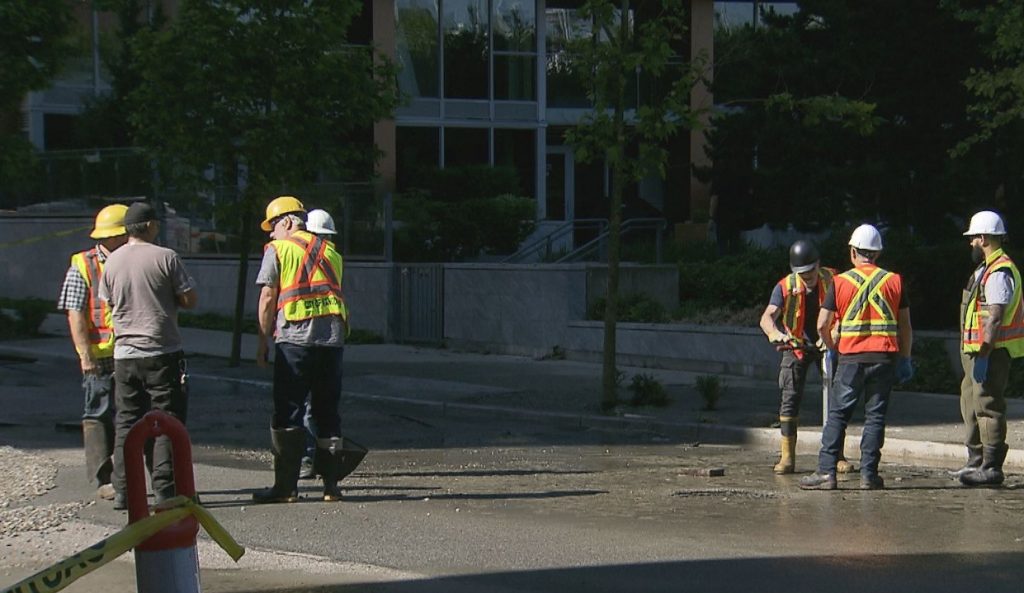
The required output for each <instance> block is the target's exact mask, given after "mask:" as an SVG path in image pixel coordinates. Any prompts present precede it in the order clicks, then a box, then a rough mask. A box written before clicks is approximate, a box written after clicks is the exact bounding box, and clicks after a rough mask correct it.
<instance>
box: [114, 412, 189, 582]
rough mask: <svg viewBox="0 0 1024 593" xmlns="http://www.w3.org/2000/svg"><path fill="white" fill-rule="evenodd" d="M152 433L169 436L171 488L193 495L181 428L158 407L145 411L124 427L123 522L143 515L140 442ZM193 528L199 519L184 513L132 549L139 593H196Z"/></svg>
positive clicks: (143, 474) (142, 445)
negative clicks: (172, 469)
mask: <svg viewBox="0 0 1024 593" xmlns="http://www.w3.org/2000/svg"><path fill="white" fill-rule="evenodd" d="M158 436H166V437H167V438H169V439H170V440H171V451H172V456H173V465H174V488H175V491H176V492H177V494H178V495H180V496H188V497H193V498H194V497H195V495H196V486H195V476H194V475H193V474H192V448H191V445H190V443H189V438H188V433H187V432H186V431H185V426H184V425H183V424H182V423H181V422H180V421H179V420H178V419H176V418H174V417H173V416H170V415H169V414H166V413H164V412H161V411H159V410H154V411H151V412H148V413H147V414H146V415H145V416H143V417H142V419H141V420H139V421H138V422H136V423H135V425H134V426H132V428H131V430H129V431H128V438H127V439H126V440H125V444H124V465H125V468H124V469H125V479H126V482H127V499H128V500H127V502H128V523H136V522H138V521H141V520H142V519H145V518H147V517H149V507H148V505H147V504H146V470H145V467H144V465H143V459H142V457H143V450H144V449H145V445H146V441H147V440H149V439H151V438H156V437H158ZM156 511H157V512H160V509H156ZM198 532H199V522H198V521H197V520H196V518H195V517H194V516H191V515H190V516H188V517H186V518H184V519H182V520H181V521H178V522H177V523H174V524H173V525H170V526H168V527H166V528H165V529H163V530H162V531H160V532H159V533H157V534H156V535H154V536H153V537H151V538H149V539H147V540H146V541H144V542H142V543H141V544H139V545H138V546H136V547H135V582H136V585H137V587H138V591H140V593H200V591H201V588H200V585H199V556H198V554H197V552H196V534H197V533H198Z"/></svg>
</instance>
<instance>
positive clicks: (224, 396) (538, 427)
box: [0, 335, 1024, 593]
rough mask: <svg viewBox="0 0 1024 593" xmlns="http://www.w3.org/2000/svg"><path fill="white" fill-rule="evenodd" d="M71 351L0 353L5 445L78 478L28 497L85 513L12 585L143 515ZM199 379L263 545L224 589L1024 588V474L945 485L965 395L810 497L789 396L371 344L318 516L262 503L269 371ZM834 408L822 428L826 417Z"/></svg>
mask: <svg viewBox="0 0 1024 593" xmlns="http://www.w3.org/2000/svg"><path fill="white" fill-rule="evenodd" d="M186 342H187V343H188V342H189V336H188V335H186ZM193 342H194V340H193ZM72 355H73V354H72V353H71V352H70V345H69V344H68V343H67V341H66V339H60V338H52V339H43V340H32V341H25V342H18V343H10V342H7V343H0V398H2V401H3V402H4V407H5V409H4V416H3V418H0V445H11V446H14V447H16V448H18V449H19V450H27V451H31V452H34V453H37V454H39V455H41V456H43V457H46V458H48V459H52V460H53V463H56V464H57V466H58V467H59V468H60V471H58V472H57V477H56V487H55V488H53V489H51V490H49V491H48V492H47V493H46V494H44V495H42V496H40V497H38V498H36V499H33V500H31V501H27V502H26V501H22V502H15V503H14V504H12V505H10V506H11V507H12V508H15V509H16V508H24V507H25V506H27V505H35V506H40V507H42V506H47V505H62V504H69V503H72V502H75V503H79V504H80V508H79V510H78V512H77V516H76V519H75V520H74V521H73V522H70V523H68V524H67V525H66V526H65V527H64V531H59V530H55V529H52V528H48V529H46V530H43V531H29V532H24V533H21V534H19V535H18V536H17V537H13V538H12V537H8V538H0V551H2V554H0V555H2V556H3V557H4V560H3V561H2V562H0V584H7V583H8V582H13V581H14V580H16V578H17V577H19V576H23V575H25V574H28V573H30V572H31V570H33V569H34V568H36V569H37V568H41V567H43V566H45V565H46V562H47V561H48V560H56V559H59V557H61V555H62V554H64V555H66V554H68V553H71V552H73V551H75V550H77V549H78V548H75V547H74V544H75V543H79V544H83V543H84V545H88V544H89V543H92V542H93V541H96V539H95V538H97V537H102V535H103V534H106V533H109V532H112V531H113V530H116V529H117V528H119V527H120V526H122V525H123V524H124V521H125V515H124V514H123V513H120V512H116V511H113V510H112V509H110V507H109V504H108V503H104V502H98V503H94V501H93V500H92V498H91V492H90V490H89V488H88V485H87V484H85V480H84V476H83V475H82V474H83V473H84V472H83V470H82V468H81V451H80V446H79V443H80V435H79V434H78V433H77V432H76V431H75V430H74V428H75V425H76V423H77V417H78V414H79V413H80V411H79V407H80V397H81V396H80V390H79V387H78V377H77V371H76V368H75V367H74V363H73V362H72V361H71V360H70V356H72ZM19 357H21V358H22V359H21V360H20V361H19V360H18V358H19ZM190 365H191V367H190V372H191V374H192V397H191V401H190V409H189V421H188V428H189V431H190V434H191V436H192V440H193V443H194V457H195V462H196V463H195V472H196V483H197V486H198V489H199V491H200V494H201V496H202V500H203V505H204V506H205V507H207V508H208V509H210V510H211V511H212V512H213V513H214V515H215V516H216V517H217V518H218V520H220V521H221V522H222V523H223V524H224V525H225V527H227V528H228V530H229V531H230V532H231V533H232V534H233V535H235V537H236V538H237V539H238V540H239V541H240V542H241V543H242V544H243V545H245V546H247V548H249V552H248V553H247V556H246V557H243V559H242V561H241V562H240V563H239V564H238V565H233V564H232V563H231V562H230V560H228V559H227V558H226V556H225V555H224V554H223V553H222V552H220V551H219V550H217V549H215V548H213V546H212V544H211V543H210V542H208V540H203V541H202V542H201V545H200V554H201V564H202V566H203V578H204V585H205V586H204V589H205V590H207V591H323V592H328V591H331V592H334V591H339V592H340V591H353V592H354V591H380V592H396V593H397V592H413V591H584V590H586V591H595V590H596V591H626V590H631V591H633V590H635V591H680V590H685V591H750V590H759V591H764V590H766V591H817V590H819V589H821V588H822V587H823V586H827V587H828V588H829V589H832V590H835V591H940V592H944V591H949V592H954V591H957V592H963V591H980V590H986V591H997V592H1002V591H1020V590H1021V588H1020V587H1021V585H1020V583H1021V582H1022V580H1021V579H1022V577H1024V562H1021V560H1022V559H1024V555H1022V554H1024V513H1022V511H1024V476H1022V475H1019V474H1017V473H1015V471H1019V470H1017V468H1013V469H1011V472H1010V475H1009V479H1008V482H1007V486H1006V487H1004V488H1000V489H992V490H987V489H980V490H973V489H967V488H963V487H960V486H959V485H958V484H957V483H955V482H953V481H952V480H950V479H949V478H948V477H947V476H946V475H945V473H944V471H943V470H944V468H946V467H955V466H956V464H957V462H958V461H959V460H958V459H956V458H954V457H950V456H948V453H947V452H946V449H947V448H949V449H950V450H952V449H954V448H956V442H957V441H958V440H959V434H958V430H957V429H958V428H959V424H958V415H959V412H958V407H957V401H956V398H952V397H948V396H933V395H926V394H897V395H896V396H894V400H893V403H892V406H891V408H890V410H891V414H890V419H891V424H890V430H889V435H890V439H889V442H888V443H887V446H886V449H885V450H884V451H883V467H882V475H883V476H884V477H885V478H886V480H887V483H886V486H887V489H886V490H884V491H877V492H864V491H860V490H859V489H858V484H859V482H858V480H857V478H856V476H852V477H850V478H849V479H846V480H843V481H841V482H840V484H839V487H840V490H839V491H838V492H833V493H826V492H804V491H801V490H799V489H798V488H797V487H796V482H797V480H798V478H799V476H800V475H801V474H802V473H806V472H809V471H810V470H811V469H812V468H813V466H814V463H815V455H814V452H815V450H816V440H817V437H816V436H811V433H812V431H810V430H806V431H804V433H803V434H804V436H803V438H802V441H803V446H802V448H801V455H800V456H799V459H798V474H796V475H790V476H775V475H773V474H772V473H771V471H770V467H771V464H772V463H773V462H774V461H775V456H776V453H775V449H776V447H775V445H774V443H773V442H772V440H773V437H774V435H775V433H776V432H777V430H776V429H771V428H769V426H770V423H771V422H772V421H773V419H774V415H775V413H776V411H775V406H776V405H777V394H776V393H775V389H774V386H773V385H771V383H770V382H763V381H753V380H749V379H743V378H736V377H725V378H724V381H725V384H726V391H725V393H724V395H723V397H722V400H721V401H720V406H719V409H718V410H715V411H705V410H702V409H701V408H702V402H701V401H700V397H699V395H698V394H697V392H696V390H695V388H694V387H693V382H694V380H695V374H693V373H685V372H678V371H664V370H658V369H625V370H627V372H628V373H629V374H634V373H645V374H650V375H652V376H655V377H656V378H658V379H659V380H660V381H662V383H663V384H664V385H665V386H666V387H667V389H668V392H669V395H670V397H671V399H672V403H671V405H669V406H668V407H666V408H661V409H651V408H631V407H628V406H623V407H622V408H620V409H619V410H617V413H616V414H613V415H602V414H600V413H599V412H598V406H597V401H598V397H599V393H600V367H599V366H598V365H592V364H587V363H579V362H574V361H564V360H544V361H536V360H530V359H524V358H517V357H507V356H488V355H479V354H468V353H459V352H450V351H446V350H432V349H417V348H412V347H406V346H394V345H380V346H351V347H349V348H348V349H347V350H346V363H345V369H346V379H345V392H346V397H345V401H344V402H343V405H342V411H343V417H342V418H343V419H342V423H343V429H344V431H345V434H346V435H347V436H350V437H351V438H355V439H356V440H357V441H360V442H362V443H364V444H366V445H368V446H369V447H370V449H371V454H370V456H369V457H368V458H367V460H366V462H365V463H364V465H363V466H361V467H360V468H359V470H358V471H357V472H356V473H355V474H354V475H353V476H352V477H351V478H349V479H348V480H346V482H345V486H346V488H345V494H346V499H345V501H343V502H342V503H337V504H328V503H322V502H317V501H316V495H317V494H318V488H317V483H316V482H312V481H310V482H303V483H302V485H303V489H304V493H303V494H304V496H305V499H304V501H303V502H302V503H300V504H294V505H274V506H262V507H257V506H253V505H251V504H250V503H249V500H250V493H251V491H252V489H254V488H257V487H262V486H266V485H268V484H269V483H270V481H271V480H272V475H271V472H270V471H269V459H270V457H269V454H268V452H267V446H268V442H269V434H268V431H267V426H268V422H269V416H270V391H269V379H270V377H269V371H267V370H264V369H259V368H257V367H255V366H254V365H252V364H251V363H247V364H245V365H243V366H242V367H240V368H234V369H232V368H228V367H227V366H226V364H225V362H224V360H223V359H222V358H217V357H211V356H192V357H191V358H190ZM627 383H628V380H627ZM811 393H814V392H813V391H812V390H809V395H808V400H809V401H806V402H805V403H804V410H805V412H804V413H803V417H804V419H805V421H807V422H806V423H808V424H809V423H813V422H817V421H820V412H819V413H818V415H816V413H815V412H816V409H815V408H817V407H818V406H817V404H818V399H817V397H815V396H814V395H811ZM1016 404H1017V402H1014V407H1013V408H1012V414H1013V418H1014V419H1013V423H1014V424H1013V426H1014V428H1013V429H1012V430H1011V434H1013V435H1014V437H1015V439H1017V441H1015V443H1016V444H1014V445H1011V446H1014V447H1019V446H1020V440H1019V439H1021V438H1022V437H1024V430H1021V424H1022V423H1024V421H1022V420H1021V419H1022V415H1021V414H1020V408H1019V407H1018V406H1017V405H1016ZM852 432H855V431H852ZM851 440H852V439H851ZM902 441H906V442H907V443H910V444H907V445H905V446H904V445H902V444H901V442H902ZM893 442H896V443H897V445H899V446H896V447H893V449H892V451H897V452H898V453H894V452H892V451H890V446H891V445H892V443H893ZM935 451H938V453H936V452H935ZM851 452H854V453H855V450H854V449H851ZM854 457H855V456H854ZM1022 467H1024V466H1022ZM718 468H721V469H723V470H724V474H725V475H724V476H721V477H709V476H707V475H706V474H707V473H708V470H710V469H718ZM90 503H92V504H90ZM2 512H4V509H2V508H0V513H2ZM90 538H94V539H91V540H90ZM84 545H83V546H80V547H84ZM127 557H130V555H128V556H126V558H127ZM132 571H133V567H132V565H131V563H130V562H129V561H127V560H126V561H119V562H115V563H113V564H112V565H109V566H108V567H105V568H104V569H102V570H101V571H98V572H97V573H94V574H92V575H88V576H87V577H85V578H83V579H82V580H81V581H79V582H78V583H76V584H75V585H73V586H72V588H69V589H67V590H68V591H109V590H111V589H113V590H130V588H131V587H132V582H133V572H132Z"/></svg>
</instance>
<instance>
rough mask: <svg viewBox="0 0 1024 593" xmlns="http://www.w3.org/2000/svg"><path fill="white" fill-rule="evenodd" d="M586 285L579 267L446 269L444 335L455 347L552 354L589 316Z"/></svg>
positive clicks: (462, 266)
mask: <svg viewBox="0 0 1024 593" xmlns="http://www.w3.org/2000/svg"><path fill="white" fill-rule="evenodd" d="M586 284H587V271H586V267H585V266H584V265H580V264H565V265H516V266H507V265H469V264H466V265H462V264H449V265H446V266H445V269H444V300H445V311H444V336H445V338H446V339H447V340H448V341H449V342H450V343H451V344H452V345H454V346H456V347H468V348H478V349H487V350H492V351H495V352H505V353H514V354H528V355H534V354H539V353H542V352H545V351H547V352H550V351H551V349H552V348H553V347H554V346H556V345H559V344H564V343H565V335H566V329H567V324H568V323H569V322H570V321H573V320H578V319H583V318H584V317H585V316H586V306H587V302H586V299H587V297H586V295H587V285H586Z"/></svg>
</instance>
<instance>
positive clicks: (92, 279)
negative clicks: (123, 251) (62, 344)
mask: <svg viewBox="0 0 1024 593" xmlns="http://www.w3.org/2000/svg"><path fill="white" fill-rule="evenodd" d="M71 265H73V266H75V269H77V270H78V273H79V274H81V275H82V278H83V279H84V280H85V285H86V287H88V289H89V302H88V310H89V315H88V320H89V352H91V353H92V357H93V358H110V357H111V356H113V355H114V323H113V321H112V318H111V311H110V305H108V304H107V303H106V302H105V301H104V300H103V299H101V298H100V296H99V290H100V276H101V275H102V274H103V262H101V261H100V252H99V247H93V248H92V249H87V250H85V251H80V252H78V253H76V254H74V255H72V256H71Z"/></svg>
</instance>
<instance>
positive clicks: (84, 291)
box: [57, 245, 107, 311]
mask: <svg viewBox="0 0 1024 593" xmlns="http://www.w3.org/2000/svg"><path fill="white" fill-rule="evenodd" d="M96 251H97V252H99V254H100V256H99V260H100V263H101V264H103V263H106V262H107V254H105V253H104V252H103V250H102V249H100V248H99V245H97V246H96ZM88 306H89V286H88V285H87V284H86V283H85V278H83V277H82V274H81V272H79V271H78V268H76V267H75V264H71V266H70V267H69V268H68V273H67V274H65V275H64V285H63V286H61V287H60V296H59V297H58V298H57V310H58V311H85V309H86V308H87V307H88Z"/></svg>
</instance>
